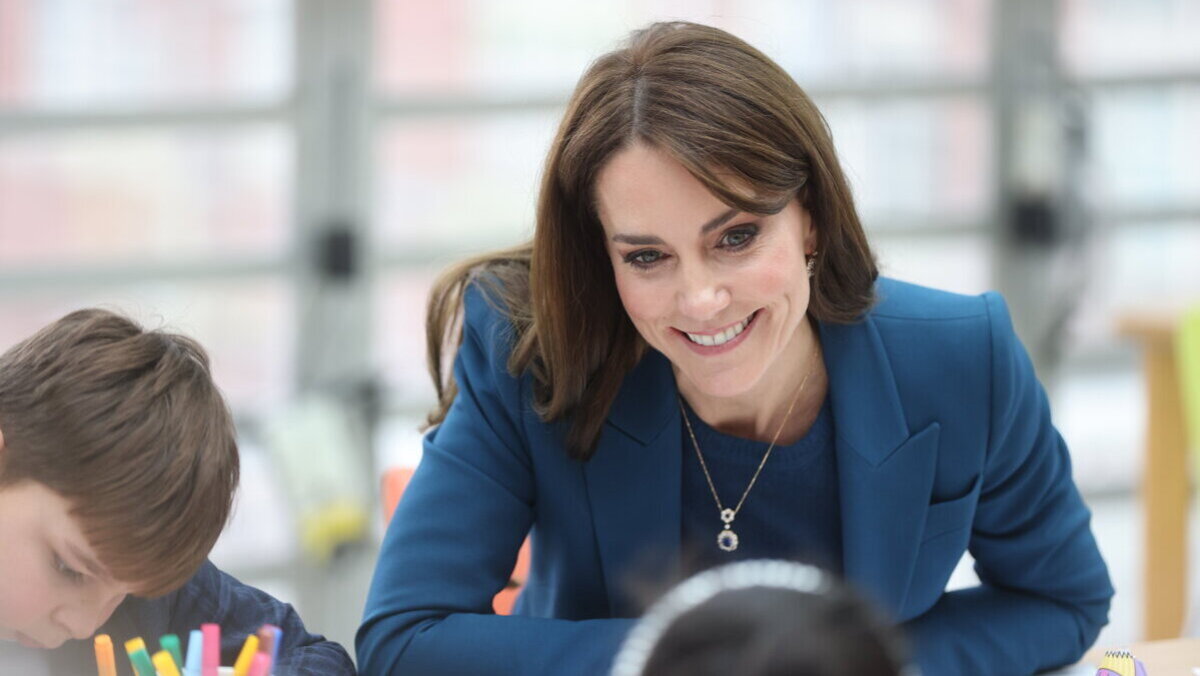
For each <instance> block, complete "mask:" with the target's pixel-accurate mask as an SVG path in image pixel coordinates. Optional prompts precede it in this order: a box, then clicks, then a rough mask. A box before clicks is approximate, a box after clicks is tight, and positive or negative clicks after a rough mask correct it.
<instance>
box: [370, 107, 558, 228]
mask: <svg viewBox="0 0 1200 676" xmlns="http://www.w3.org/2000/svg"><path fill="white" fill-rule="evenodd" d="M560 114H561V113H560V112H559V111H553V112H551V113H536V114H509V115H494V116H488V117H487V118H483V119H470V118H465V119H463V118H459V119H456V118H438V119H429V120H418V121H401V122H395V123H392V124H391V125H390V126H389V127H386V128H385V129H384V131H383V133H382V134H381V137H380V143H379V146H378V156H377V158H378V160H377V161H378V179H377V180H378V184H377V186H376V189H375V200H376V207H375V214H376V223H377V230H378V232H379V236H380V237H381V238H382V240H383V241H384V242H385V243H387V244H389V245H391V246H393V247H395V246H400V247H403V246H411V245H419V246H422V247H426V248H427V247H430V246H437V245H445V244H452V245H454V246H455V247H457V248H459V249H461V248H462V247H463V246H472V245H477V246H480V247H483V248H487V247H488V246H489V245H490V244H494V243H500V244H505V243H515V242H516V241H518V240H520V239H522V238H523V237H527V236H528V235H529V234H530V233H532V231H533V227H532V226H533V218H534V204H535V201H536V198H537V190H538V177H539V175H540V174H541V165H542V162H543V161H544V160H545V155H546V152H547V150H548V149H549V147H550V142H551V140H552V138H553V136H554V131H555V128H556V126H557V124H558V117H559V115H560ZM464 243H465V244H464ZM473 243H474V244H473Z"/></svg>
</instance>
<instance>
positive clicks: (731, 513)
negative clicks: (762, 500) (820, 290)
mask: <svg viewBox="0 0 1200 676" xmlns="http://www.w3.org/2000/svg"><path fill="white" fill-rule="evenodd" d="M816 353H817V349H816V348H815V347H814V348H813V355H816ZM810 376H812V370H810V371H809V372H808V373H806V374H804V379H803V380H801V381H800V387H798V388H796V394H795V395H793V396H792V403H791V404H788V408H787V413H784V414H783V420H782V421H780V423H779V428H778V429H776V430H775V437H774V438H773V439H771V445H770V446H767V452H766V453H763V458H762V461H761V462H759V463H758V469H756V470H754V476H752V477H750V484H749V485H747V486H746V490H744V491H742V497H741V499H740V500H738V503H737V505H736V506H735V507H734V508H733V509H729V508H728V507H726V506H725V505H723V504H722V503H721V498H720V496H718V495H717V487H716V486H715V485H714V484H713V480H712V474H709V472H708V464H707V463H705V462H704V454H703V453H701V452H700V444H699V443H698V442H697V441H696V433H695V431H693V430H692V421H691V420H690V419H688V414H687V409H686V408H684V405H683V396H682V395H679V397H678V398H679V412H680V413H681V414H683V423H684V424H685V425H687V431H688V436H689V437H691V438H692V448H695V449H696V457H697V458H699V459H700V469H702V470H704V479H705V480H706V481H708V490H710V491H712V496H713V500H714V501H715V502H716V503H717V510H718V511H720V513H721V523H722V527H721V532H720V533H718V534H717V546H718V547H720V548H721V549H722V550H723V551H726V552H732V551H733V550H735V549H737V548H738V535H737V533H735V532H734V531H733V520H734V519H736V518H737V515H738V512H740V511H741V510H742V505H743V504H744V503H745V502H746V496H747V495H750V490H751V489H752V488H754V483H755V482H756V481H758V475H759V474H762V470H763V467H765V466H766V464H767V458H769V457H771V451H773V450H775V442H777V441H779V435H780V434H782V433H783V427H784V425H786V424H787V421H788V420H789V419H790V418H791V417H792V409H794V408H795V407H796V402H797V401H800V393H801V392H803V391H804V386H805V385H807V384H808V379H809V377H810Z"/></svg>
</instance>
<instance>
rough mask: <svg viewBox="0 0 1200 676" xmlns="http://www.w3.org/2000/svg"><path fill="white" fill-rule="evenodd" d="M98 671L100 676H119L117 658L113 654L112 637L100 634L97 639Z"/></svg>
mask: <svg viewBox="0 0 1200 676" xmlns="http://www.w3.org/2000/svg"><path fill="white" fill-rule="evenodd" d="M95 644H96V671H97V673H98V674H99V676H117V657H116V655H115V654H114V653H113V642H112V637H111V636H109V635H108V634H100V635H99V636H97V637H96V641H95Z"/></svg>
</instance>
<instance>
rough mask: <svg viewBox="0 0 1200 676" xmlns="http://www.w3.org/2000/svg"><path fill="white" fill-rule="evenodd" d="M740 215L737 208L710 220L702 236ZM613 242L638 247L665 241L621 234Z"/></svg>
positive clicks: (655, 237)
mask: <svg viewBox="0 0 1200 676" xmlns="http://www.w3.org/2000/svg"><path fill="white" fill-rule="evenodd" d="M739 213H741V211H740V210H739V209H737V208H731V209H729V210H727V211H725V212H722V213H721V214H720V215H718V216H717V217H716V218H713V219H711V220H709V221H708V222H707V223H705V224H704V225H702V226H700V234H701V235H707V234H708V233H710V232H712V231H713V230H715V229H717V228H719V227H721V226H722V225H725V223H727V222H728V221H729V219H731V218H733V217H734V216H736V215H738V214H739ZM612 241H614V242H621V243H623V244H633V245H637V246H644V245H647V244H662V243H663V241H662V240H661V239H660V238H658V237H657V236H655V235H625V234H621V233H618V234H615V235H613V236H612Z"/></svg>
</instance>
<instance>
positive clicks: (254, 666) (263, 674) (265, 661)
mask: <svg viewBox="0 0 1200 676" xmlns="http://www.w3.org/2000/svg"><path fill="white" fill-rule="evenodd" d="M270 673H271V656H270V655H268V654H267V653H258V654H256V655H255V656H254V661H253V662H251V663H250V673H249V674H248V676H268V674H270Z"/></svg>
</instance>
